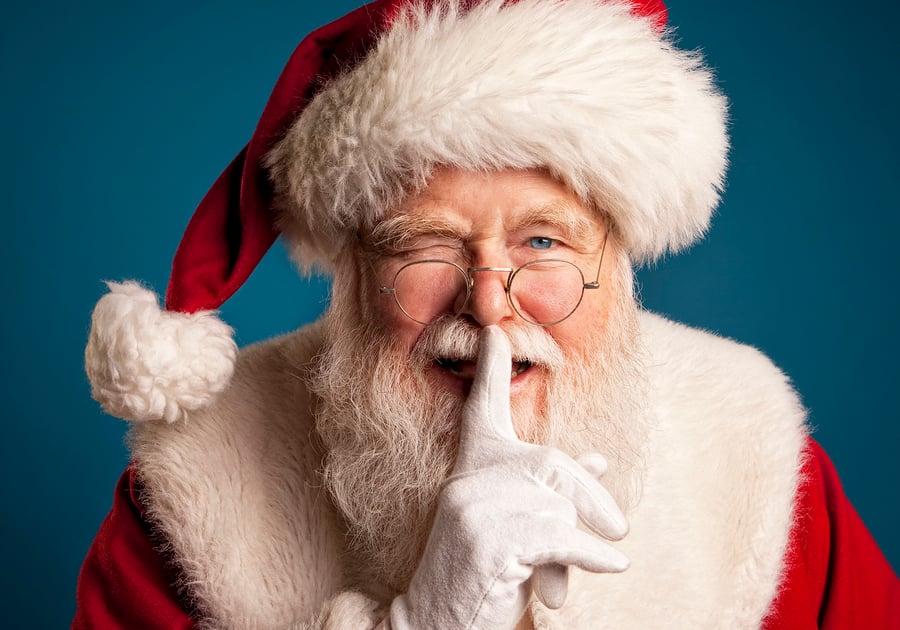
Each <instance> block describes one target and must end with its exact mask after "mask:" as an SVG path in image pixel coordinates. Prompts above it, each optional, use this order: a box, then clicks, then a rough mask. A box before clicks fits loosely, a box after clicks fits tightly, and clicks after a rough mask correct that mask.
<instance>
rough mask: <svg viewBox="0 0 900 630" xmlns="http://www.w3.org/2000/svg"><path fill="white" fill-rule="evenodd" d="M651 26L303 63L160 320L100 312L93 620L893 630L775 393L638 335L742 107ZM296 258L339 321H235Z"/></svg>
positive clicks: (621, 11)
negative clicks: (107, 446)
mask: <svg viewBox="0 0 900 630" xmlns="http://www.w3.org/2000/svg"><path fill="white" fill-rule="evenodd" d="M665 18H666V15H665V8H664V7H663V5H662V3H661V2H660V1H658V0H633V1H632V2H630V3H629V2H626V1H624V0H605V1H601V0H566V1H559V0H520V1H518V2H506V1H500V0H486V1H483V2H478V1H472V2H466V1H463V0H455V1H454V0H446V1H442V0H438V1H430V2H428V1H404V0H378V1H376V2H373V3H372V4H370V5H366V6H364V7H362V8H360V9H358V10H357V11H354V12H353V13H350V14H348V15H347V16H345V17H343V18H341V19H339V20H338V21H336V22H334V23H332V24H329V25H327V26H325V27H322V28H321V29H319V30H317V31H316V32H314V33H312V34H311V35H309V36H308V37H307V38H306V39H305V40H304V41H303V42H302V43H301V44H300V45H299V47H298V48H297V50H296V51H295V53H294V54H293V56H292V57H291V59H290V61H289V62H288V64H287V67H286V68H285V70H284V73H283V74H282V76H281V78H280V79H279V81H278V83H277V85H276V86H275V89H274V91H273V94H272V96H271V99H270V101H269V103H268V105H267V107H266V109H265V111H264V113H263V115H262V118H261V120H260V123H259V126H258V127H257V130H256V132H255V133H254V135H253V137H252V138H251V140H250V142H249V144H248V145H247V147H246V148H245V149H244V150H243V151H242V152H241V153H240V154H239V155H238V157H237V158H236V159H235V160H234V161H233V162H232V164H231V165H230V166H229V167H228V168H227V169H226V170H225V172H224V173H223V174H222V176H221V177H220V178H219V180H218V181H217V182H216V183H215V184H214V186H213V187H212V189H211V190H210V192H209V193H208V195H207V196H206V198H205V199H204V200H203V202H202V203H201V205H200V206H199V208H198V209H197V212H196V214H195V215H194V218H193V219H192V221H191V223H190V224H189V226H188V228H187V231H186V233H185V236H184V239H183V241H182V244H181V246H180V248H179V251H178V253H177V254H176V259H175V262H174V266H173V273H172V278H171V282H170V285H169V289H168V293H167V296H166V309H165V310H160V309H159V307H158V306H157V300H156V297H155V296H154V295H153V294H152V293H150V292H149V291H147V290H146V289H144V288H142V287H141V286H140V285H138V284H136V283H133V282H126V283H123V284H112V285H110V292H109V294H107V295H106V296H104V297H103V298H102V299H101V301H100V303H99V304H98V305H97V308H96V310H95V313H94V319H93V326H92V330H91V336H90V340H89V344H88V348H87V351H86V366H87V370H88V373H89V376H90V378H91V383H92V388H93V393H94V396H95V397H96V398H97V400H98V401H99V402H100V403H101V404H102V405H103V407H104V408H105V409H106V410H107V411H108V412H109V413H111V414H113V415H117V416H120V417H122V418H126V419H129V420H133V421H134V424H133V426H132V429H131V431H130V446H131V449H132V454H133V463H132V465H131V466H130V467H129V468H128V470H127V471H126V473H125V474H124V475H123V478H122V481H121V483H120V486H119V488H118V490H117V493H116V496H115V503H114V505H113V509H112V511H111V513H110V515H109V516H108V518H107V520H106V521H105V522H104V524H103V526H102V528H101V530H100V532H99V534H98V536H97V539H96V540H95V542H94V545H93V546H92V548H91V550H90V552H89V554H88V557H87V559H86V561H85V564H84V567H83V569H82V573H81V577H80V581H79V589H78V604H79V607H78V612H77V614H76V618H75V623H74V625H75V627H77V628H112V627H122V628H135V627H141V628H155V627H159V628H173V627H202V628H306V627H315V628H319V627H323V628H372V627H376V626H378V627H385V628H396V629H401V628H402V629H413V628H415V629H422V628H481V629H486V628H596V627H611V628H612V627H616V628H620V627H628V628H672V627H675V628H686V627H690V628H709V627H723V628H757V627H772V628H775V627H784V628H805V627H819V626H824V627H832V628H845V627H867V628H868V627H888V626H890V625H891V624H893V627H897V625H898V624H900V584H898V580H897V578H896V576H895V575H894V574H893V572H892V571H891V569H890V567H889V566H888V564H887V563H886V561H885V560H884V558H883V557H882V556H881V554H880V552H879V551H878V548H877V546H876V545H875V543H874V542H873V541H872V539H871V537H870V536H869V534H868V532H867V531H866V529H865V527H864V526H863V525H862V523H861V522H860V520H859V518H858V517H857V515H856V513H855V512H854V511H853V509H852V507H851V506H850V505H849V503H848V502H847V500H846V499H845V498H844V496H843V494H842V493H841V490H840V485H839V483H838V481H837V477H836V475H835V473H834V470H833V468H832V467H831V465H830V463H829V461H828V459H827V457H826V456H825V455H824V453H823V452H822V450H821V449H820V448H819V447H818V446H817V445H816V444H815V443H814V442H813V441H812V440H811V439H810V438H809V437H808V435H807V429H806V424H805V414H804V410H803V408H802V406H801V404H800V403H799V401H798V398H797V396H796V395H795V393H794V392H793V391H792V389H791V388H790V386H789V384H788V382H787V379H786V377H785V376H784V375H783V374H782V373H781V372H780V371H779V370H778V369H777V368H776V367H774V366H773V365H772V363H771V362H770V361H769V360H768V359H767V358H766V357H764V356H762V355H761V354H760V353H759V352H757V351H756V350H754V349H752V348H749V347H747V346H743V345H740V344H738V343H735V342H733V341H730V340H726V339H722V338H719V337H716V336H714V335H711V334H709V333H706V332H702V331H698V330H693V329H690V328H687V327H684V326H681V325H678V324H675V323H673V322H670V321H667V320H665V319H663V318H661V317H659V316H657V315H653V314H651V313H648V312H646V311H644V310H642V309H641V307H640V305H639V304H638V302H637V300H636V298H635V291H634V287H633V275H632V274H633V268H634V266H635V265H636V264H640V263H643V262H647V261H651V260H654V259H656V258H658V257H659V256H661V255H663V254H665V253H667V252H676V251H679V250H680V249H682V248H684V247H686V246H687V245H689V244H690V243H691V242H693V241H694V240H696V239H698V238H699V237H700V236H701V235H702V234H703V232H704V231H705V229H706V227H707V225H708V223H709V219H710V215H711V213H712V211H713V209H714V207H715V205H716V204H717V202H718V196H719V191H720V189H721V186H722V183H723V178H724V173H725V167H726V154H727V144H728V143H727V136H726V104H725V100H724V98H723V97H722V95H721V94H720V93H719V92H718V91H717V89H716V87H715V85H714V83H713V81H712V78H711V75H710V73H709V71H708V70H707V69H706V68H705V66H704V65H703V63H702V60H701V59H700V58H699V56H698V55H697V54H695V53H690V52H685V51H681V50H679V49H677V48H676V47H674V46H673V44H672V43H671V41H670V39H669V38H668V36H667V34H666V32H665V30H664V24H665ZM279 234H281V235H283V237H284V238H285V239H286V241H287V242H288V244H289V245H290V247H291V251H292V254H293V255H294V257H295V259H296V261H297V262H298V264H299V265H300V266H301V267H302V268H304V269H308V268H311V267H316V268H319V269H321V270H324V271H327V272H328V273H329V274H331V276H332V278H333V285H332V286H333V290H332V298H331V302H330V306H329V308H328V311H327V313H326V314H325V316H324V317H323V318H322V319H321V321H319V322H316V323H314V324H312V325H310V326H307V327H305V328H302V329H300V330H298V331H296V332H294V333H291V334H289V335H285V336H283V337H279V338H276V339H272V340H270V341H267V342H264V343H261V344H258V345H255V346H252V347H249V348H245V349H242V350H241V351H237V349H236V347H235V344H234V342H233V341H232V338H231V334H230V333H231V331H230V329H229V328H228V327H227V326H226V325H225V324H224V323H223V322H221V321H220V320H218V319H217V318H216V316H215V314H214V312H213V309H215V308H217V307H218V306H220V305H221V304H222V303H223V302H224V301H225V300H226V299H227V298H228V297H229V296H230V295H231V294H232V293H233V292H234V291H235V290H236V289H237V288H238V287H239V286H240V285H241V283H242V282H243V281H244V280H246V278H247V277H248V276H249V275H250V273H251V272H252V270H253V268H254V266H255V265H256V263H257V262H258V261H259V260H260V258H261V257H262V255H263V254H264V253H265V251H266V250H267V249H268V247H269V246H270V245H271V244H272V242H273V241H274V239H275V238H277V236H278V235H279Z"/></svg>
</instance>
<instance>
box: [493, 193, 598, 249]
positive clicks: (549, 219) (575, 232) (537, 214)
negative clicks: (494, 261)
mask: <svg viewBox="0 0 900 630" xmlns="http://www.w3.org/2000/svg"><path fill="white" fill-rule="evenodd" d="M599 222H600V221H599V220H598V219H596V218H593V217H587V216H584V214H582V213H579V212H577V211H576V209H575V208H573V207H572V205H571V204H569V203H567V202H564V201H558V202H551V203H548V204H543V205H540V206H532V207H529V208H526V209H524V210H523V211H522V212H520V213H518V214H516V215H515V216H514V217H513V220H512V221H511V222H510V223H511V224H510V225H508V226H507V230H509V231H510V232H517V231H520V230H526V229H528V228H531V227H537V226H541V225H548V226H551V227H553V228H555V229H557V230H559V231H560V232H561V233H562V234H563V236H564V237H565V239H566V240H567V241H569V242H571V243H574V244H588V243H591V242H593V241H594V240H595V239H596V238H598V234H597V231H598V228H599V225H598V224H599Z"/></svg>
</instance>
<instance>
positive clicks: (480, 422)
mask: <svg viewBox="0 0 900 630" xmlns="http://www.w3.org/2000/svg"><path fill="white" fill-rule="evenodd" d="M479 341H480V348H479V351H478V365H477V367H476V370H475V380H474V381H473V382H472V389H471V390H470V392H469V398H468V400H466V405H465V407H464V409H463V414H462V416H463V417H462V438H463V439H466V437H467V436H470V437H475V436H477V435H479V434H480V435H485V434H486V433H487V434H490V435H495V436H497V437H500V438H502V439H506V440H517V439H518V438H517V437H516V431H515V428H514V427H513V423H512V415H511V414H510V410H509V381H510V374H511V370H512V353H511V351H510V347H509V339H507V337H506V333H504V332H503V331H502V330H501V329H500V328H499V327H498V326H488V327H486V328H484V329H483V330H482V331H481V337H480V339H479Z"/></svg>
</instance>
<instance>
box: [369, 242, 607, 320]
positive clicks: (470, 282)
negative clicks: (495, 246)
mask: <svg viewBox="0 0 900 630" xmlns="http://www.w3.org/2000/svg"><path fill="white" fill-rule="evenodd" d="M608 240H609V234H606V235H605V236H604V237H603V247H601V248H600V260H599V261H598V262H597V275H596V276H595V278H594V280H593V281H591V282H585V281H584V272H583V271H581V268H580V267H579V266H578V265H576V264H575V263H573V262H571V261H569V260H563V259H559V258H537V259H535V260H529V261H528V262H526V263H524V264H522V265H520V266H519V267H517V268H515V269H513V268H512V267H467V268H463V267H461V266H460V265H457V264H456V263H454V262H451V261H449V260H443V259H440V258H429V259H425V260H414V261H412V262H409V263H406V264H405V265H403V266H402V267H400V268H399V269H398V270H397V271H396V273H394V278H393V280H392V281H391V286H389V287H386V286H381V287H379V288H378V292H379V293H381V294H384V295H391V296H393V298H394V302H395V303H396V304H397V307H398V308H399V309H400V311H401V312H402V313H403V314H404V315H406V316H407V317H408V318H409V319H411V320H412V321H414V322H416V323H417V324H422V325H423V326H428V325H429V324H432V323H434V322H435V321H437V319H440V317H437V318H435V319H432V320H431V321H427V322H425V321H422V320H420V319H417V318H416V317H414V316H413V315H412V314H410V312H409V311H407V310H406V308H404V307H403V304H402V303H401V302H400V299H399V298H398V297H397V292H396V286H397V276H399V275H400V274H401V273H403V270H404V269H406V268H408V267H412V266H414V265H420V264H423V263H444V264H447V265H452V266H453V267H455V268H456V269H457V270H458V271H459V273H460V274H461V275H462V276H463V277H465V280H466V282H465V286H466V298H465V300H463V301H462V303H461V304H460V305H459V307H458V308H456V309H455V310H454V312H453V317H457V316H458V315H459V314H460V313H462V312H463V311H464V310H465V308H466V305H467V304H468V303H469V298H471V297H472V289H473V288H474V287H475V278H474V277H473V276H472V274H473V273H480V272H482V271H496V272H502V273H507V274H509V275H508V276H507V278H506V284H504V285H503V291H504V292H505V293H506V300H507V302H509V305H510V306H511V307H512V309H513V311H515V312H516V314H517V315H518V316H519V317H521V318H522V319H523V320H525V321H526V322H528V323H529V324H533V325H535V326H555V325H556V324H559V323H560V322H563V321H565V320H567V319H568V318H570V317H571V316H572V315H573V314H574V313H575V311H577V310H578V307H579V306H581V302H582V300H584V291H585V290H586V289H599V288H600V268H601V267H602V265H603V256H604V254H605V253H606V243H607V241H608ZM549 262H561V263H566V264H568V265H571V266H572V267H574V268H575V269H576V270H577V271H578V273H579V274H580V275H581V281H582V284H581V295H580V296H578V301H577V302H576V303H575V305H574V306H573V307H572V310H571V311H569V313H568V314H567V315H565V316H564V317H561V318H559V319H557V320H555V321H552V322H537V321H534V320H533V319H530V318H529V317H528V316H526V315H525V314H524V313H522V311H520V310H519V307H517V306H516V303H515V300H513V298H512V286H513V280H515V277H516V275H517V274H518V273H519V272H520V271H522V270H523V269H527V268H528V267H529V266H531V265H535V264H539V263H549Z"/></svg>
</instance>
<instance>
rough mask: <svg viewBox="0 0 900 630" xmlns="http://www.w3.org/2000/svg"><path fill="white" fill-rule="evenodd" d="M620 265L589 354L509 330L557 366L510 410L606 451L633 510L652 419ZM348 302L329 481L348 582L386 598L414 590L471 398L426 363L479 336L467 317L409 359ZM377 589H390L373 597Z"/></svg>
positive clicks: (582, 447)
mask: <svg viewBox="0 0 900 630" xmlns="http://www.w3.org/2000/svg"><path fill="white" fill-rule="evenodd" d="M622 258H623V260H620V261H619V263H620V264H619V269H620V270H621V271H620V272H618V273H616V274H614V275H615V276H616V277H615V278H614V281H615V282H616V283H617V284H618V285H619V286H617V287H616V288H615V290H614V291H613V292H612V294H613V295H619V296H621V299H620V300H618V303H617V304H615V305H613V306H612V307H611V308H610V310H609V312H608V320H607V321H606V323H605V325H603V326H602V328H603V329H602V330H597V331H591V332H588V333H586V334H587V335H588V337H587V338H586V340H585V341H586V343H585V347H584V349H583V350H582V351H581V352H580V353H577V354H576V353H574V352H569V353H567V352H566V351H564V350H563V349H561V348H559V346H557V345H556V344H555V342H554V341H553V340H552V339H551V338H550V336H549V335H548V334H547V333H546V332H545V331H544V329H542V328H538V327H535V326H532V325H530V324H522V325H521V326H520V327H519V328H517V329H513V330H508V331H507V333H508V334H509V335H510V337H511V339H510V341H511V345H512V348H513V354H514V356H515V355H516V353H517V348H518V349H520V351H521V352H523V353H524V354H526V355H528V356H529V358H531V357H535V358H537V359H538V360H539V361H540V362H542V363H544V365H545V366H553V367H545V370H546V373H547V374H548V375H549V378H548V379H546V391H544V392H538V393H537V398H535V399H534V400H530V401H529V403H528V405H522V404H518V405H517V404H515V402H514V403H513V405H512V413H513V420H514V422H515V424H516V426H517V428H518V430H519V434H520V437H521V438H522V439H526V440H528V441H531V442H535V443H543V444H549V445H552V446H556V447H557V448H560V449H561V450H563V451H564V452H566V453H568V454H570V455H573V456H574V455H578V454H580V453H585V452H599V453H601V454H603V455H604V456H605V457H606V458H607V460H608V461H609V471H608V472H607V474H606V476H605V477H604V479H603V482H604V485H605V486H606V487H607V489H608V490H609V491H610V492H611V493H612V495H613V497H615V499H616V501H617V502H618V504H619V506H620V507H621V508H622V509H623V510H624V511H625V512H626V514H627V512H628V510H630V509H631V508H633V507H634V506H635V505H636V503H637V501H638V500H639V498H640V492H641V484H642V472H643V445H644V444H645V442H646V438H647V433H648V430H649V426H650V423H649V419H648V418H647V414H646V412H645V409H644V399H645V394H646V378H645V376H644V368H643V362H642V361H641V355H642V353H641V352H640V350H639V339H638V332H637V331H638V328H637V305H636V302H635V300H634V298H633V292H632V273H631V269H630V267H629V265H628V263H627V260H625V259H624V256H623V257H622ZM343 302H344V301H343V300H341V299H340V298H339V297H338V296H335V300H334V301H333V302H332V309H331V311H330V312H329V314H328V325H329V329H328V337H327V346H326V350H325V352H324V353H323V354H322V355H321V356H320V357H319V359H318V363H317V366H316V369H315V376H314V378H313V381H312V383H311V387H312V390H313V392H314V393H315V394H316V395H317V397H318V401H319V402H318V406H317V409H316V412H317V430H318V432H319V435H320V436H321V438H322V441H323V444H324V446H325V448H326V452H327V456H326V460H325V465H324V471H323V476H324V483H325V486H326V488H327V489H328V491H329V493H330V496H331V497H332V500H333V501H334V503H335V505H336V506H337V507H338V510H339V511H340V513H341V514H342V516H343V518H344V520H345V522H346V525H347V531H348V535H349V540H348V547H349V549H348V553H349V557H348V559H347V566H348V571H349V573H350V576H349V578H350V579H351V581H355V582H356V584H357V586H358V587H360V588H364V589H365V590H367V591H369V592H370V593H371V594H372V595H373V596H375V597H381V598H384V600H385V601H387V600H388V599H390V598H391V597H392V596H393V595H394V594H395V593H398V592H403V591H405V590H406V586H407V585H408V583H409V580H410V578H411V577H412V574H413V572H414V571H415V568H416V566H417V564H418V560H419V557H420V555H421V552H422V550H423V549H424V546H425V542H426V540H427V536H428V532H429V530H430V524H431V519H432V516H433V509H434V506H435V503H436V499H437V496H438V493H439V491H440V488H441V484H442V483H443V481H444V479H446V477H447V475H448V474H449V472H450V470H451V469H452V467H453V463H454V460H455V457H456V447H457V438H458V436H457V429H458V424H459V416H460V412H461V409H462V406H463V403H464V402H465V401H464V400H463V399H462V398H460V397H458V396H456V395H454V394H452V393H450V392H447V391H443V390H440V389H438V388H436V387H435V386H434V385H433V384H432V383H431V382H430V381H429V380H428V379H427V377H426V373H425V369H423V368H424V367H426V366H427V365H429V364H430V363H431V360H432V358H433V357H434V356H441V352H442V350H446V349H447V348H448V347H453V348H455V349H456V352H457V353H458V352H459V351H460V349H465V351H466V352H467V353H469V354H470V355H471V356H473V357H474V356H475V352H476V348H477V330H475V329H474V328H473V327H471V326H470V325H466V324H462V323H460V322H459V320H453V321H451V322H448V323H447V324H446V325H435V326H433V327H432V328H433V330H432V331H430V332H431V333H432V334H426V335H423V338H422V339H421V340H420V342H419V343H418V344H417V346H416V348H414V350H413V353H412V356H410V355H408V354H407V353H406V352H405V351H404V350H402V349H400V348H397V347H396V345H395V344H394V343H392V340H391V339H390V338H389V337H386V336H385V335H384V334H383V333H381V332H380V331H379V330H377V329H376V327H375V326H374V325H371V324H370V323H368V322H366V321H363V320H364V318H361V317H359V315H358V314H355V313H354V314H349V313H351V311H352V310H356V309H347V308H341V306H342V303H343ZM348 303H349V302H348ZM338 314H340V315H338ZM535 347H537V348H539V349H537V350H535ZM536 401H537V404H535V403H536ZM529 407H530V408H529ZM535 407H536V408H535ZM376 585H379V586H383V590H382V591H381V592H379V590H376V591H375V592H372V591H373V589H377V586H376Z"/></svg>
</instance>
